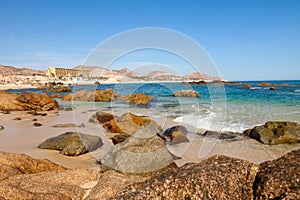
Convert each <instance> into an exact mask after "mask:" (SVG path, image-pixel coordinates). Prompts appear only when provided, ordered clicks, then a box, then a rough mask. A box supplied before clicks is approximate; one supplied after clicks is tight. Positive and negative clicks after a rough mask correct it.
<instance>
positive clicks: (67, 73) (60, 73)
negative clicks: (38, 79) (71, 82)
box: [46, 67, 90, 78]
mask: <svg viewBox="0 0 300 200" xmlns="http://www.w3.org/2000/svg"><path fill="white" fill-rule="evenodd" d="M46 75H47V76H48V77H53V78H65V77H71V78H73V77H82V78H88V77H89V76H90V73H89V71H87V70H76V69H67V68H57V67H49V68H48V71H47V73H46Z"/></svg>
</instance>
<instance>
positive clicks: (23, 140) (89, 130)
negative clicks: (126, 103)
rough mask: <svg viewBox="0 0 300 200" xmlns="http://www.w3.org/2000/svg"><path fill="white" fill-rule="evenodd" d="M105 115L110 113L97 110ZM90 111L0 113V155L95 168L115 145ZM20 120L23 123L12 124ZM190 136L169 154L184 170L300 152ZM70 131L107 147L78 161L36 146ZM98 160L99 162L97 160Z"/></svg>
mask: <svg viewBox="0 0 300 200" xmlns="http://www.w3.org/2000/svg"><path fill="white" fill-rule="evenodd" d="M97 110H103V111H106V110H107V109H103V108H102V109H101V108H97ZM127 111H129V110H128V109H117V110H114V114H116V115H121V114H122V113H125V112H127ZM130 111H131V112H135V113H138V114H144V115H149V111H147V109H144V110H143V109H137V110H130ZM94 112H95V111H94V110H91V109H90V107H77V108H76V109H74V110H73V111H59V112H58V113H56V112H54V111H53V112H48V116H32V115H30V114H26V112H12V113H11V114H3V113H0V125H3V126H4V127H5V129H4V130H2V131H0V151H6V152H16V153H24V154H27V155H29V156H32V157H34V158H39V159H44V158H46V159H49V160H51V161H53V162H55V163H58V164H60V165H63V166H65V167H69V168H95V167H97V165H96V158H98V159H101V158H102V156H103V155H104V154H105V153H106V152H107V151H108V150H109V149H110V148H111V146H112V143H111V141H110V140H109V138H107V137H106V136H105V133H104V129H103V128H102V127H101V125H98V124H93V123H89V122H88V119H89V117H90V116H91V115H92V114H93V113H94ZM16 117H20V118H21V120H20V121H15V120H13V119H14V118H16ZM34 118H36V119H37V120H38V122H40V123H42V124H43V126H41V127H34V126H33V125H32V124H33V123H34V122H33V121H32V120H33V119H34ZM153 119H154V120H155V121H157V122H158V123H159V124H161V125H163V127H164V129H166V128H168V127H171V126H173V125H176V124H178V123H175V122H174V121H173V120H172V119H169V118H163V117H155V116H153ZM59 123H76V124H81V123H85V125H86V127H84V128H54V127H52V126H53V125H55V124H59ZM185 126H186V127H187V128H188V130H190V131H191V132H193V133H191V134H188V138H189V139H190V141H191V142H190V143H185V144H179V145H176V146H168V148H169V150H170V151H171V152H173V153H174V154H175V155H177V156H179V157H181V159H179V160H177V161H176V163H177V164H178V165H179V166H181V165H183V164H185V163H187V162H199V161H201V160H203V159H205V158H207V157H210V156H212V155H216V154H222V155H228V156H231V157H235V158H241V159H245V160H248V161H251V162H254V163H261V162H263V161H266V160H272V159H275V158H278V157H280V156H282V155H283V154H285V153H287V152H289V151H292V150H295V149H299V148H300V144H295V145H290V144H284V145H273V146H269V145H264V144H261V143H259V142H257V141H255V140H252V139H246V138H243V137H241V138H240V139H237V140H236V141H224V140H217V139H213V138H207V137H203V136H201V135H198V134H195V132H198V133H199V132H203V130H196V129H193V128H192V127H190V126H187V125H185ZM67 131H78V132H81V133H86V134H92V135H98V136H100V137H101V138H102V140H103V142H104V146H102V147H101V148H99V149H98V150H96V151H94V152H92V153H87V154H85V155H81V156H78V157H68V156H64V155H61V154H59V153H58V151H53V150H42V149H38V148H37V146H38V145H39V144H40V143H41V142H43V141H44V140H46V139H48V138H50V137H53V136H57V135H60V134H62V133H65V132H67ZM95 157H96V158H95Z"/></svg>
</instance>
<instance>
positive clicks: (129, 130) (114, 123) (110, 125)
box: [103, 113, 161, 135]
mask: <svg viewBox="0 0 300 200" xmlns="http://www.w3.org/2000/svg"><path fill="white" fill-rule="evenodd" d="M147 123H150V124H152V125H153V126H155V127H156V128H157V129H159V130H160V129H161V127H160V126H159V125H158V124H157V123H156V122H155V121H153V120H152V119H150V118H149V117H145V116H138V115H135V114H133V113H125V114H123V115H122V116H120V117H114V119H112V120H110V121H109V122H106V123H104V124H103V127H104V128H107V129H108V130H109V131H110V132H112V133H124V134H127V135H132V134H134V133H136V132H137V131H138V130H139V129H140V128H141V126H142V125H143V124H147Z"/></svg>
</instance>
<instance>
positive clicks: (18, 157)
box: [0, 151, 65, 180]
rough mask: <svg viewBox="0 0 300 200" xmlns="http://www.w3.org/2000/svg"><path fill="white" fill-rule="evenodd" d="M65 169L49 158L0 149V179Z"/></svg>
mask: <svg viewBox="0 0 300 200" xmlns="http://www.w3.org/2000/svg"><path fill="white" fill-rule="evenodd" d="M60 170H65V168H64V167H62V166H59V165H57V164H55V163H53V162H51V161H49V160H46V159H43V160H39V159H33V158H31V157H30V156H27V155H24V154H17V153H6V152H1V151H0V180H3V179H6V178H8V177H10V176H15V175H19V174H32V173H40V172H45V171H60Z"/></svg>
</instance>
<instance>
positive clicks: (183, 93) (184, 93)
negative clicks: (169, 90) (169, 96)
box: [173, 90, 200, 97]
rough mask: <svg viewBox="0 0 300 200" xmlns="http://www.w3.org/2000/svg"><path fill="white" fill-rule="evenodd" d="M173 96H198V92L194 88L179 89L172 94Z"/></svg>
mask: <svg viewBox="0 0 300 200" xmlns="http://www.w3.org/2000/svg"><path fill="white" fill-rule="evenodd" d="M173 96H174V97H200V94H199V93H198V92H197V91H195V90H180V91H177V92H175V93H174V94H173Z"/></svg>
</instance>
